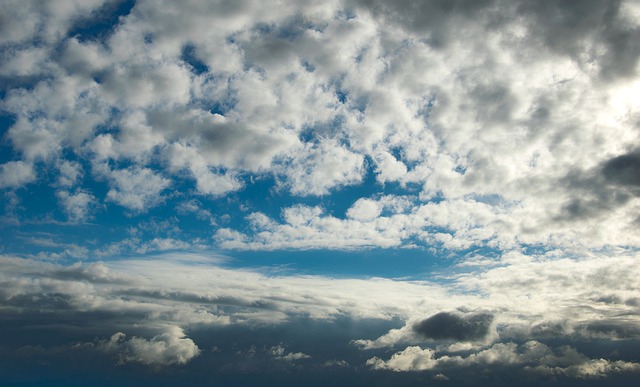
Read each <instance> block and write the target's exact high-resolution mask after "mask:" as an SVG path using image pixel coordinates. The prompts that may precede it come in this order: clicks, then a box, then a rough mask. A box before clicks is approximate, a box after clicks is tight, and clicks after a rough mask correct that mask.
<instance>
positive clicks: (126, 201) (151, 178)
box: [96, 165, 171, 212]
mask: <svg viewBox="0 0 640 387" xmlns="http://www.w3.org/2000/svg"><path fill="white" fill-rule="evenodd" d="M96 172H97V173H99V174H100V175H101V176H103V177H105V178H107V179H108V180H109V183H110V186H111V188H110V189H109V192H107V200H110V201H114V202H116V203H117V204H119V205H121V206H123V207H126V208H128V209H130V210H133V211H136V212H144V211H146V210H148V209H149V208H151V207H154V206H156V205H158V204H159V203H160V202H161V201H162V200H163V197H162V191H164V190H165V189H166V188H168V187H169V186H170V184H171V181H170V180H169V179H166V178H164V177H162V176H161V175H160V174H158V173H155V172H154V171H152V170H151V169H148V168H129V169H116V170H111V169H110V168H109V167H108V166H102V165H98V166H96Z"/></svg>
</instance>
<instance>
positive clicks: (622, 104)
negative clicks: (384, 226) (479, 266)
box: [2, 0, 640, 248]
mask: <svg viewBox="0 0 640 387" xmlns="http://www.w3.org/2000/svg"><path fill="white" fill-rule="evenodd" d="M56 4H58V3H56ZM70 4H75V3H73V2H60V3H59V4H58V5H57V6H55V7H53V6H36V5H29V6H23V7H18V6H13V7H9V9H8V12H9V11H10V13H7V14H12V15H14V16H13V18H12V19H11V20H16V19H22V20H23V21H22V23H21V26H24V29H22V28H18V26H15V27H13V28H11V29H10V31H11V33H7V34H5V35H4V36H5V39H6V42H5V43H6V45H5V46H3V47H6V48H5V49H3V54H4V56H7V57H11V58H13V59H11V60H12V61H9V62H7V64H6V65H5V66H3V69H2V72H3V74H7V75H9V74H12V75H19V76H22V77H27V78H29V77H32V78H29V79H31V80H28V81H27V80H26V78H25V80H24V82H27V83H26V84H22V83H20V82H23V81H19V82H18V83H16V84H8V85H10V86H9V90H8V92H7V94H6V97H5V98H3V101H2V105H3V109H4V110H5V111H7V112H8V113H10V114H13V115H15V116H16V121H15V123H14V124H13V125H12V126H11V128H10V129H9V131H8V133H7V138H8V139H9V140H10V142H11V144H12V146H13V148H14V149H15V150H16V151H18V152H19V156H18V157H19V158H22V159H23V160H13V161H10V162H12V163H13V162H20V161H24V162H26V163H27V164H29V165H31V164H32V162H33V161H41V160H44V161H46V160H52V159H55V158H57V157H59V155H60V154H61V152H62V153H64V152H69V151H71V152H73V153H74V154H76V155H78V156H79V157H80V158H98V159H100V160H102V161H105V162H115V161H118V162H121V161H124V160H126V161H127V162H130V163H133V164H134V165H133V166H131V167H130V168H129V169H128V170H129V171H130V172H131V173H129V172H114V173H113V176H112V178H111V180H112V181H113V182H114V185H113V187H112V190H111V191H109V193H108V194H107V195H106V196H104V197H100V196H99V195H97V194H95V193H93V195H94V196H95V197H96V199H97V200H98V201H106V202H107V203H108V202H112V203H117V204H119V205H122V206H124V207H125V208H128V209H132V210H134V211H136V212H138V213H142V212H144V210H145V209H147V208H148V207H151V206H154V205H157V204H159V203H160V202H161V200H157V199H154V198H157V196H158V193H159V192H160V191H162V190H163V189H165V188H171V187H174V188H175V187H177V186H178V185H179V184H176V182H177V181H181V178H183V177H184V176H183V172H184V171H188V174H189V175H190V176H191V178H193V179H194V180H195V182H196V189H197V192H198V193H200V194H203V195H210V196H212V197H220V196H224V195H228V194H229V193H233V192H237V191H238V190H240V189H242V188H243V187H245V186H246V184H247V183H248V182H249V181H251V178H249V179H246V181H245V179H244V177H247V174H249V177H253V176H254V175H255V174H258V175H261V176H262V175H264V174H267V175H271V176H272V177H273V178H274V179H275V180H276V181H277V184H279V185H280V187H285V189H287V190H289V191H290V193H291V194H293V195H298V196H325V195H329V194H332V193H335V192H338V191H339V190H340V189H341V188H343V187H347V186H354V185H360V184H363V182H365V176H366V175H367V173H370V172H371V173H373V174H374V175H375V178H376V181H377V182H378V184H379V185H378V186H375V187H371V188H372V189H373V190H375V189H379V188H381V186H380V185H384V184H388V183H398V184H400V185H401V187H404V188H406V187H408V186H410V185H417V186H420V187H421V189H422V192H421V194H420V198H421V199H422V200H425V201H432V200H434V199H437V200H436V202H434V204H433V207H439V206H442V207H443V208H442V211H451V214H450V215H451V217H452V222H451V223H453V222H455V221H459V222H460V223H464V222H463V220H464V217H465V216H466V212H467V206H468V202H469V200H468V199H469V198H479V197H484V198H487V197H498V198H500V200H501V201H502V203H503V204H506V203H510V205H511V208H508V209H507V210H508V211H506V213H505V206H495V205H494V206H493V207H492V208H488V209H487V210H488V212H489V214H487V215H488V216H485V217H483V218H482V219H479V222H478V223H477V224H476V225H474V227H476V228H483V229H485V230H486V231H483V232H478V230H475V229H471V230H470V229H468V228H467V227H465V226H463V227H462V228H460V227H458V225H456V224H452V225H450V226H451V228H450V230H448V232H445V233H443V232H441V230H438V231H437V232H435V233H431V235H418V236H417V239H418V240H420V241H423V243H426V244H432V243H436V244H438V243H449V244H452V245H455V244H457V248H467V247H469V246H471V245H473V244H480V245H482V244H486V243H487V242H488V241H493V242H490V243H489V244H490V245H491V244H492V243H493V244H500V245H504V244H505V243H528V244H533V243H548V242H549V241H550V240H552V241H553V243H555V244H557V245H561V246H567V245H571V244H573V243H575V241H576V240H580V241H581V243H584V244H588V245H590V247H597V246H599V245H602V244H615V245H636V244H637V243H639V242H638V240H637V239H636V238H635V237H634V236H633V235H631V234H632V233H628V232H627V230H628V229H630V228H632V227H633V224H634V221H635V219H634V218H633V216H631V215H629V214H632V213H634V212H635V210H636V209H637V207H638V205H640V204H639V203H638V195H637V194H636V192H635V191H636V188H635V185H634V184H635V183H633V182H632V180H633V176H632V175H633V168H634V165H633V160H634V159H633V157H635V156H634V155H635V153H634V151H633V149H634V146H637V144H635V140H636V136H635V135H634V134H633V133H635V129H634V128H635V125H636V124H635V122H636V120H635V119H634V117H635V116H636V115H637V111H638V105H637V103H636V104H634V102H633V101H634V100H637V98H634V95H635V94H634V91H633V90H635V89H637V87H636V86H637V85H636V83H637V82H636V81H635V80H634V79H635V75H636V74H637V69H636V68H637V63H638V60H637V59H638V56H639V55H640V50H639V48H638V45H637V44H635V43H633V42H635V41H636V40H637V39H634V37H636V35H637V34H638V32H637V31H638V28H637V18H636V17H635V16H634V15H636V16H637V13H634V11H633V9H635V8H634V6H633V5H632V3H630V2H621V3H619V4H618V3H616V4H599V3H598V2H589V3H588V4H580V5H568V4H564V3H563V2H551V3H549V4H547V5H544V6H543V5H531V4H528V3H527V2H505V1H499V0H496V1H483V2H462V3H460V4H457V5H456V6H455V7H451V6H449V5H447V4H445V3H442V2H434V3H429V4H420V5H418V6H414V5H413V3H412V2H411V1H403V2H399V3H394V4H393V5H389V4H385V3H384V2H378V1H366V2H365V1H363V2H360V1H345V2H340V1H335V2H331V3H330V4H326V6H323V7H322V8H321V9H320V8H318V7H316V6H313V5H311V4H305V3H299V4H295V5H293V4H292V5H288V6H286V7H279V8H280V9H279V10H278V12H274V10H273V9H272V8H273V7H269V6H266V5H263V4H258V3H254V2H247V3H243V5H242V6H234V7H227V6H223V5H220V4H205V3H202V2H198V1H193V2H189V4H187V5H183V6H181V7H179V8H176V6H175V5H172V4H164V3H163V4H160V3H153V2H145V1H140V2H137V3H136V4H134V5H133V8H132V9H131V10H130V12H129V13H127V14H124V15H122V17H121V18H120V19H118V20H117V21H116V20H114V23H115V24H114V26H113V29H111V30H109V31H107V32H106V33H105V34H104V35H100V36H97V37H91V36H89V37H87V36H83V34H86V33H87V32H86V31H83V30H82V29H80V31H82V32H81V33H80V34H78V35H74V36H67V35H66V33H67V31H73V30H74V27H75V26H82V25H85V24H87V23H88V24H91V20H92V18H94V19H95V20H101V19H100V18H101V17H102V16H101V15H103V14H104V13H108V12H112V11H113V9H115V8H113V7H115V6H114V5H111V4H107V5H103V4H102V2H98V1H96V2H92V3H87V4H84V3H83V5H82V6H78V7H72V6H70ZM83 23H85V24H83ZM211 25H216V28H210V26H211ZM567 25H571V26H573V27H572V28H571V29H568V28H567V27H566V26H567ZM28 26H41V28H35V27H33V28H31V27H28ZM7 28H8V27H7ZM8 31H9V30H8ZM45 33H46V34H45ZM34 34H35V35H34ZM42 34H45V35H46V38H45V35H42ZM35 36H38V37H39V38H40V39H42V42H43V44H42V45H40V46H37V47H36V46H35V45H32V44H31V43H29V42H30V39H32V38H34V37H35ZM558 36H561V37H562V38H561V39H559V38H557V37H558ZM58 42H59V43H58ZM12 44H13V45H14V46H15V45H16V44H17V45H23V46H24V47H23V46H20V47H19V48H15V47H17V46H15V47H14V46H11V45H12ZM32 46H33V47H32ZM213 47H215V49H214V48H213ZM16 50H17V51H16ZM56 50H63V52H57V51H56ZM14 51H15V52H14ZM14 62H15V63H14ZM18 70H20V71H22V72H20V71H18ZM18 73H19V74H18ZM43 75H46V76H44V77H42V79H41V76H43ZM33 77H35V78H33ZM622 80H624V81H622ZM27 84H31V85H32V86H33V87H26V85H27ZM575 149H580V150H581V151H580V152H576V151H575ZM625 155H627V156H628V157H627V156H625ZM619 157H621V158H620V159H618V158H619ZM625 157H626V158H625ZM616 160H617V161H616ZM625 160H626V161H625ZM627 161H629V162H631V164H629V165H628V166H627V167H623V166H622V164H624V163H626V162H627ZM620 163H622V164H620ZM25 165H26V164H25ZM151 165H153V168H154V169H155V168H157V167H158V166H160V168H162V169H163V170H162V176H163V177H162V178H161V179H160V180H159V179H155V178H150V179H144V180H140V181H139V182H138V183H139V187H138V188H139V189H136V191H135V192H133V191H132V192H127V191H126V190H124V189H123V187H122V186H121V185H119V184H120V183H118V182H119V181H120V180H122V179H124V177H123V176H124V175H123V173H124V174H129V175H131V176H129V177H130V178H128V179H127V180H131V178H133V176H134V175H136V176H137V175H139V173H136V172H135V171H147V170H150V169H151ZM625 165H626V164H625ZM598 166H601V167H602V168H603V169H602V174H601V175H599V176H595V177H593V176H592V175H593V174H592V171H594V168H597V167H598ZM620 168H622V170H619V169H620ZM624 168H626V169H624ZM5 169H7V168H4V169H3V171H4V170H5ZM61 171H62V170H61ZM625 171H626V172H625ZM3 173H5V172H3ZM5 174H6V173H5ZM105 174H110V173H105ZM121 175H122V176H121ZM44 176H45V175H42V176H41V178H45V177H44ZM119 176H120V177H119ZM580 176H581V177H580ZM589 176H591V177H589ZM576 177H580V179H578V180H575V178H576ZM16 178H17V177H16ZM7 179H8V177H7ZM7 179H4V180H5V181H9V180H7ZM29 179H31V180H33V179H35V177H30V178H29ZM164 179H166V180H164ZM14 180H15V179H14ZM18 180H19V179H18ZM18 180H16V181H15V183H11V184H8V183H5V184H4V186H5V187H9V186H11V187H13V186H16V185H23V184H24V183H25V182H26V181H27V180H19V182H18ZM31 180H28V181H31ZM11 181H13V180H11ZM580 182H581V183H580ZM602 182H604V183H606V185H607V186H608V188H607V189H598V188H597V187H598V184H600V183H602ZM578 183H579V184H578ZM134 185H135V184H134ZM587 186H589V187H592V188H589V189H587ZM142 191H149V192H151V194H149V195H147V196H144V195H142V194H141V192H142ZM585 195H586V196H585ZM439 200H442V201H439ZM438 203H439V204H438ZM449 207H451V208H449ZM355 214H356V210H355V209H354V210H352V215H355ZM353 219H356V218H353ZM576 222H581V223H580V227H575V224H576ZM339 230H340V228H336V229H335V231H339ZM414 234H415V232H414ZM447 234H448V235H449V236H447ZM497 235H505V236H504V237H500V238H502V240H499V241H497V240H496V238H498V237H497ZM587 236H588V238H587ZM249 239H251V237H250V236H249ZM516 240H517V242H515V241H516ZM415 243H416V240H415V239H414V240H408V239H402V238H399V239H398V238H396V239H395V241H394V242H393V245H397V244H406V245H414V244H415ZM341 245H344V246H348V247H349V248H353V247H356V246H360V247H368V246H372V245H389V243H388V242H384V243H379V244H378V243H375V242H374V243H370V242H367V243H346V244H345V243H337V244H336V246H338V247H339V246H341ZM452 247H454V246H452ZM269 248H271V247H269Z"/></svg>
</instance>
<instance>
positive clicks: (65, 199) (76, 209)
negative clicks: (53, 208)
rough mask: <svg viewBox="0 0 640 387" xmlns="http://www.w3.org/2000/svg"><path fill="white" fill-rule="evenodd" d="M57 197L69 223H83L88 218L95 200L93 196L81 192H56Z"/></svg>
mask: <svg viewBox="0 0 640 387" xmlns="http://www.w3.org/2000/svg"><path fill="white" fill-rule="evenodd" d="M57 196H58V200H60V201H61V202H62V203H61V205H62V208H63V209H64V211H65V213H66V214H67V218H68V219H69V220H70V221H71V222H83V221H86V220H87V219H89V218H90V213H91V208H90V207H91V205H92V204H94V203H95V200H96V198H95V197H94V196H93V195H91V194H88V193H86V192H82V191H79V192H76V193H69V192H67V191H58V193H57Z"/></svg>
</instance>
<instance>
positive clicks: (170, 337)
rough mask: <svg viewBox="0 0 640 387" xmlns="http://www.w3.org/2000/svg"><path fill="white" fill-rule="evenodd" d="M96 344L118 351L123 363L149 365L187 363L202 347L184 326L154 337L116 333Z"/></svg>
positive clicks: (109, 350) (106, 350)
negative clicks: (185, 330)
mask: <svg viewBox="0 0 640 387" xmlns="http://www.w3.org/2000/svg"><path fill="white" fill-rule="evenodd" d="M96 347H97V348H98V349H99V350H101V351H105V352H108V353H115V354H117V357H118V362H119V363H128V362H136V363H142V364H145V365H149V366H169V365H176V364H177V365H180V364H186V363H187V362H189V361H190V360H191V359H192V358H194V357H196V356H198V355H199V354H200V349H199V348H198V346H197V345H195V343H194V342H193V340H191V339H189V338H185V335H184V332H183V331H182V329H180V328H179V327H176V326H172V327H167V331H166V332H165V333H162V334H160V335H157V336H154V337H153V338H151V339H150V340H146V339H144V338H141V337H132V338H130V339H127V338H126V335H125V334H124V333H122V332H118V333H115V334H113V336H111V338H110V339H109V340H106V341H101V342H98V343H97V345H96Z"/></svg>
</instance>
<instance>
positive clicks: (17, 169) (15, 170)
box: [0, 161, 36, 188]
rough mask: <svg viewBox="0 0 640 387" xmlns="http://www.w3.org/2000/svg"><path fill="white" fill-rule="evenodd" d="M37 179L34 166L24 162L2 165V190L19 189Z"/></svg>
mask: <svg viewBox="0 0 640 387" xmlns="http://www.w3.org/2000/svg"><path fill="white" fill-rule="evenodd" d="M35 179H36V172H35V171H34V169H33V165H32V164H29V163H25V162H24V161H9V162H7V163H4V164H0V188H19V187H21V186H23V185H25V184H28V183H31V182H32V181H34V180H35Z"/></svg>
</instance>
